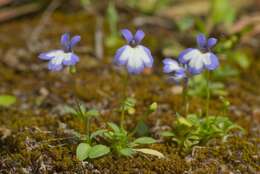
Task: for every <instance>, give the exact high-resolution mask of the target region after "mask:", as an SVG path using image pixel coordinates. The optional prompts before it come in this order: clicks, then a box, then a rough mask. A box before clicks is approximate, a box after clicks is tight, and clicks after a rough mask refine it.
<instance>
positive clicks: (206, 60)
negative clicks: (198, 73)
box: [202, 53, 212, 65]
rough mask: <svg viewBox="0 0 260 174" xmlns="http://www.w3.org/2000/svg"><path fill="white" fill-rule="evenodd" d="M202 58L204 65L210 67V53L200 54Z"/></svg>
mask: <svg viewBox="0 0 260 174" xmlns="http://www.w3.org/2000/svg"><path fill="white" fill-rule="evenodd" d="M202 57H203V62H204V64H205V65H210V64H211V63H212V62H211V59H210V53H204V54H202Z"/></svg>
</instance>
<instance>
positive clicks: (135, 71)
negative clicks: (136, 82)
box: [127, 64, 144, 74]
mask: <svg viewBox="0 0 260 174" xmlns="http://www.w3.org/2000/svg"><path fill="white" fill-rule="evenodd" d="M143 70H144V64H142V65H140V66H138V67H132V66H129V64H128V65H127V71H128V72H129V73H130V74H140V73H141V72H142V71H143Z"/></svg>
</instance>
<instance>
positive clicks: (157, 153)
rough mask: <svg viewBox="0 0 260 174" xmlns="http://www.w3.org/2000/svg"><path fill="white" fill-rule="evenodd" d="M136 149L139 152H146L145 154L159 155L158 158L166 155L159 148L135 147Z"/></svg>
mask: <svg viewBox="0 0 260 174" xmlns="http://www.w3.org/2000/svg"><path fill="white" fill-rule="evenodd" d="M134 150H135V151H137V152H142V153H145V154H149V155H154V156H157V157H158V158H164V155H163V154H162V153H161V152H159V151H157V150H153V149H146V148H143V149H134Z"/></svg>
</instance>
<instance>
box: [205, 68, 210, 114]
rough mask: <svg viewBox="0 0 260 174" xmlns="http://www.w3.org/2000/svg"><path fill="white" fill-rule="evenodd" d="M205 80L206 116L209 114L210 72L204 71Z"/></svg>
mask: <svg viewBox="0 0 260 174" xmlns="http://www.w3.org/2000/svg"><path fill="white" fill-rule="evenodd" d="M206 80H207V100H206V117H207V116H209V102H210V72H209V71H207V72H206Z"/></svg>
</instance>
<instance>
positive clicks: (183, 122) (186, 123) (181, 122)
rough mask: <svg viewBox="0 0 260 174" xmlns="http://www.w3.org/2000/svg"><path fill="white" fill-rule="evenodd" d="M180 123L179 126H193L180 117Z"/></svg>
mask: <svg viewBox="0 0 260 174" xmlns="http://www.w3.org/2000/svg"><path fill="white" fill-rule="evenodd" d="M178 122H179V124H183V125H185V126H188V127H191V126H192V124H191V123H190V122H189V121H188V120H187V119H186V118H184V117H179V118H178Z"/></svg>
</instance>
